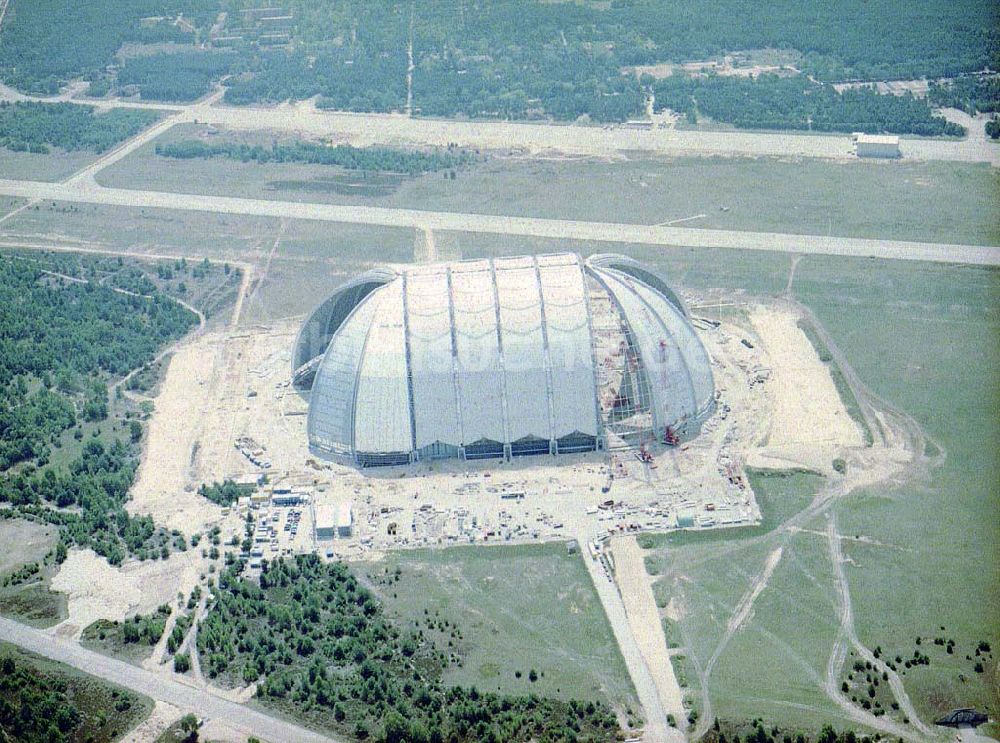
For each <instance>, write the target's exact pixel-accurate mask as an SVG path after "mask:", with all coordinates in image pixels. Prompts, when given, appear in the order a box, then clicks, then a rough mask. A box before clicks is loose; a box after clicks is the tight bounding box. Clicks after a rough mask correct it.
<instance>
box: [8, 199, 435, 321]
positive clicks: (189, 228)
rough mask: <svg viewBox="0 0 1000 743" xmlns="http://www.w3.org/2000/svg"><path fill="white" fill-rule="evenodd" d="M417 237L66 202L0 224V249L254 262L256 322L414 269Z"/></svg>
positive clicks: (250, 312) (249, 308)
mask: <svg viewBox="0 0 1000 743" xmlns="http://www.w3.org/2000/svg"><path fill="white" fill-rule="evenodd" d="M0 208H2V205H0ZM109 225H113V228H110V229H109ZM414 238H415V234H414V231H413V230H411V229H406V228H393V227H368V226H365V225H350V224H335V223H329V222H315V221H309V220H280V219H271V218H266V217H252V216H243V215H216V214H211V213H207V212H196V211H174V210H162V209H134V208H128V207H116V206H95V205H88V204H69V203H64V202H42V203H39V204H37V205H35V206H33V207H32V208H30V209H25V210H24V211H23V212H21V213H19V214H17V215H15V216H13V217H11V218H10V219H9V220H7V221H6V222H4V223H3V224H2V225H0V243H7V244H10V245H13V246H16V245H18V244H29V245H36V246H43V247H44V246H52V247H60V248H65V247H79V248H84V249H98V250H107V251H112V252H121V253H129V254H133V255H138V256H142V255H156V254H162V255H179V256H187V257H188V258H189V261H190V260H191V259H193V260H200V259H202V258H204V257H208V258H210V259H213V260H220V261H233V262H237V261H239V262H250V263H254V264H255V265H256V266H257V272H256V274H255V277H256V279H257V280H258V281H259V284H258V285H255V288H254V292H253V294H252V296H251V299H250V301H249V302H248V303H247V305H246V306H245V310H246V312H245V315H244V316H245V317H246V318H248V320H249V321H251V322H266V321H269V320H272V319H275V318H279V317H287V316H290V315H298V314H303V313H305V312H308V311H309V310H311V309H313V307H315V305H316V304H318V303H319V302H320V301H321V300H322V299H324V298H325V297H327V296H329V293H330V292H331V291H332V290H333V288H334V287H336V285H337V284H338V283H339V282H340V281H342V280H343V279H344V278H346V277H347V276H349V275H353V274H354V273H357V272H360V271H363V270H365V269H367V268H369V267H371V266H373V265H379V264H383V263H403V262H409V261H410V260H412V258H413V253H414ZM187 283H189V284H190V283H191V282H190V279H188V280H187ZM289 287H294V291H290V290H289Z"/></svg>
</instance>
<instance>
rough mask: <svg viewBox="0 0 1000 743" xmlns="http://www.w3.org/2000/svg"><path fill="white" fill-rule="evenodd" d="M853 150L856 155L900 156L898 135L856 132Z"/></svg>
mask: <svg viewBox="0 0 1000 743" xmlns="http://www.w3.org/2000/svg"><path fill="white" fill-rule="evenodd" d="M854 151H855V153H856V154H857V156H858V157H883V158H897V157H902V153H901V152H900V151H899V137H897V136H895V135H882V134H857V135H856V136H855V138H854Z"/></svg>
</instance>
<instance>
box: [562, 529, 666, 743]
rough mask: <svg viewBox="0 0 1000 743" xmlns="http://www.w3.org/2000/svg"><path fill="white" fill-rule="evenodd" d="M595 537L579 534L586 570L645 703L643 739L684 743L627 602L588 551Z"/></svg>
mask: <svg viewBox="0 0 1000 743" xmlns="http://www.w3.org/2000/svg"><path fill="white" fill-rule="evenodd" d="M594 536H596V535H595V534H592V533H590V531H588V530H582V531H581V532H580V533H579V534H577V544H579V545H580V549H581V550H582V551H583V562H584V565H586V566H587V572H588V573H590V578H591V580H592V581H593V583H594V588H595V589H596V590H597V595H598V597H599V598H600V600H601V605H602V606H603V607H604V613H605V614H606V615H607V617H608V623H609V624H610V625H611V631H612V632H613V633H614V636H615V641H616V642H617V643H618V649H619V650H620V651H621V654H622V659H623V660H624V661H625V667H626V668H628V675H629V676H630V677H631V679H632V685H633V686H634V687H635V693H636V696H637V697H638V698H639V704H640V705H641V706H642V711H643V716H644V717H645V724H644V726H643V731H642V739H643V741H646V742H647V743H682V742H683V741H684V734H683V733H682V732H681V731H680V730H678V729H676V728H672V727H670V726H669V725H668V724H667V712H666V710H664V708H663V704H662V703H661V701H660V694H659V691H658V690H657V688H656V681H655V680H654V679H653V674H652V673H651V672H650V669H649V666H647V665H646V661H645V660H643V657H642V653H641V652H640V650H639V644H638V643H637V642H636V639H635V635H633V634H632V625H630V624H629V621H628V616H627V615H626V614H625V604H624V602H623V601H622V597H621V595H620V594H619V593H618V587H617V586H616V585H615V584H614V583H613V582H612V581H611V579H610V578H608V576H607V575H606V574H605V572H604V570H603V569H602V568H601V567H600V566H599V565H598V564H597V561H596V560H594V559H592V558H591V556H590V554H589V553H588V552H587V547H586V545H587V544H589V542H590V540H591V539H593V538H594Z"/></svg>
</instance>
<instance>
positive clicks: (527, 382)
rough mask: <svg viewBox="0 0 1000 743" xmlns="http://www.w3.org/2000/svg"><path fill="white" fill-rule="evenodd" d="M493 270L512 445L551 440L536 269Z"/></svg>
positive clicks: (503, 266) (505, 266)
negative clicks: (521, 441) (519, 441)
mask: <svg viewBox="0 0 1000 743" xmlns="http://www.w3.org/2000/svg"><path fill="white" fill-rule="evenodd" d="M525 263H527V265H525ZM512 264H513V265H512ZM495 266H496V281H497V295H498V297H499V299H500V327H501V333H502V338H503V360H504V366H503V370H504V377H505V379H506V390H507V414H508V421H509V426H510V439H511V441H517V440H519V439H522V438H525V437H528V436H532V437H536V438H540V439H545V440H549V439H550V438H551V437H552V431H551V429H550V426H549V400H548V375H547V374H546V371H545V339H544V337H543V335H542V307H541V300H540V298H539V293H538V279H537V277H536V275H535V267H534V263H533V262H532V261H530V260H529V261H527V262H525V261H524V260H521V261H517V262H516V263H514V262H512V261H501V260H498V261H496V262H495Z"/></svg>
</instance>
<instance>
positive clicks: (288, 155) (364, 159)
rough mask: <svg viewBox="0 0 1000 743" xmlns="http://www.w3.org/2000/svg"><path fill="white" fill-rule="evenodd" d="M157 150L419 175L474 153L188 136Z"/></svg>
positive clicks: (163, 153)
mask: <svg viewBox="0 0 1000 743" xmlns="http://www.w3.org/2000/svg"><path fill="white" fill-rule="evenodd" d="M156 154H157V155H160V156H162V157H172V158H178V159H192V158H213V157H224V158H226V159H230V160H239V161H241V162H255V163H310V164H317V165H336V166H338V167H341V168H344V169H346V170H367V171H373V172H390V173H408V174H410V175H418V174H420V173H431V172H437V171H439V170H451V169H454V168H459V167H462V166H463V165H466V164H467V163H469V162H471V161H472V156H471V155H470V154H469V153H467V152H465V151H464V150H460V149H452V148H449V149H441V148H435V149H427V150H403V149H398V148H394V147H377V146H372V147H353V146H351V145H346V144H341V145H336V146H334V147H330V146H327V145H323V144H317V143H315V142H303V141H295V142H284V143H279V142H273V143H272V144H271V145H270V146H269V147H265V146H263V145H251V144H245V143H241V142H205V141H202V140H198V139H185V140H181V141H179V142H169V143H167V144H160V145H157V146H156Z"/></svg>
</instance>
